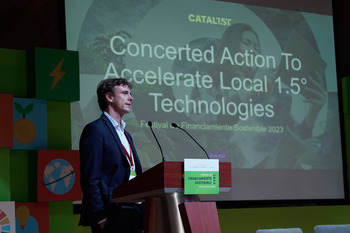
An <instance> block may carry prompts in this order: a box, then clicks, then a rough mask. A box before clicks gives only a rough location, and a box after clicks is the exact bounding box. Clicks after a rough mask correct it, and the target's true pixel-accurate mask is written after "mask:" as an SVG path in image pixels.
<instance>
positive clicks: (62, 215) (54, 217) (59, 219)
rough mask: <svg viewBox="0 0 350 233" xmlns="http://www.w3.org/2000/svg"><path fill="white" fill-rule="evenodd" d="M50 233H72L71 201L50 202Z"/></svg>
mask: <svg viewBox="0 0 350 233" xmlns="http://www.w3.org/2000/svg"><path fill="white" fill-rule="evenodd" d="M49 204H50V206H49V208H50V233H63V232H64V233H73V232H74V220H73V202H71V201H62V202H50V203H49Z"/></svg>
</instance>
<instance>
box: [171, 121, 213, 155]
mask: <svg viewBox="0 0 350 233" xmlns="http://www.w3.org/2000/svg"><path fill="white" fill-rule="evenodd" d="M171 126H172V127H174V128H179V129H181V130H182V131H184V132H185V133H187V135H188V136H190V138H192V140H193V141H194V142H195V143H196V144H197V145H198V146H199V147H200V148H201V149H202V150H203V151H204V153H205V155H206V156H207V158H208V159H210V158H209V155H208V153H207V152H206V151H205V150H204V148H203V147H202V146H201V145H199V143H198V142H197V141H196V140H195V139H194V138H193V137H192V136H191V135H190V134H189V133H188V132H187V131H186V130H184V129H183V128H181V127H180V126H178V125H177V124H176V123H174V122H173V123H171Z"/></svg>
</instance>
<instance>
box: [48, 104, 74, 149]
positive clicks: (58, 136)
mask: <svg viewBox="0 0 350 233" xmlns="http://www.w3.org/2000/svg"><path fill="white" fill-rule="evenodd" d="M70 122H71V121H70V103H65V102H54V101H48V102H47V124H48V125H47V130H48V149H51V150H70V149H71V123H70Z"/></svg>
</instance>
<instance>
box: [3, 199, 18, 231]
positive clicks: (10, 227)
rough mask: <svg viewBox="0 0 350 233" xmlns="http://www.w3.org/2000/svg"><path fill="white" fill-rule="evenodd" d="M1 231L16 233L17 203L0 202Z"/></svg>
mask: <svg viewBox="0 0 350 233" xmlns="http://www.w3.org/2000/svg"><path fill="white" fill-rule="evenodd" d="M0 232H1V233H15V232H16V226H15V203H14V202H12V201H10V202H0Z"/></svg>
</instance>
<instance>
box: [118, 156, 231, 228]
mask: <svg viewBox="0 0 350 233" xmlns="http://www.w3.org/2000/svg"><path fill="white" fill-rule="evenodd" d="M183 176H184V162H162V163H159V164H157V165H156V166H154V167H152V168H150V169H148V170H147V171H145V172H144V173H142V174H140V175H138V176H137V177H135V178H134V179H132V180H130V181H128V182H126V183H124V184H122V185H121V186H119V187H118V188H116V189H115V190H114V191H113V200H114V201H116V202H144V203H145V233H182V232H186V233H187V232H192V233H195V232H197V231H196V230H195V229H198V227H197V228H196V227H195V225H202V224H208V225H211V226H213V225H214V226H217V225H218V224H219V223H218V217H217V210H216V204H215V202H213V203H214V204H215V205H213V203H212V204H208V202H200V200H199V195H185V194H184V178H183ZM230 189H231V163H229V162H221V163H219V191H220V192H228V191H229V190H230ZM191 205H192V206H191ZM191 207H195V208H200V209H202V211H200V212H199V213H201V214H203V215H206V216H208V214H211V215H212V216H213V217H212V218H210V221H214V222H212V223H210V221H209V222H208V218H207V217H205V216H200V215H198V212H197V213H195V214H193V211H189V210H190V209H191ZM180 209H181V213H180ZM213 212H215V213H213ZM203 217H205V218H203ZM203 219H206V220H205V221H203ZM192 225H193V226H194V228H193V227H192ZM200 229H203V228H200ZM204 229H212V228H209V227H207V228H206V227H204ZM185 230H186V231H185ZM200 232H201V233H205V232H207V231H203V230H201V231H200ZM208 232H209V231H208ZM216 232H220V227H219V231H216ZM216 232H213V231H210V233H216Z"/></svg>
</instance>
